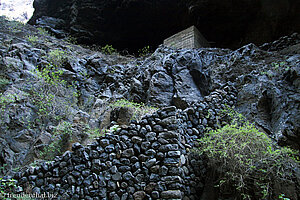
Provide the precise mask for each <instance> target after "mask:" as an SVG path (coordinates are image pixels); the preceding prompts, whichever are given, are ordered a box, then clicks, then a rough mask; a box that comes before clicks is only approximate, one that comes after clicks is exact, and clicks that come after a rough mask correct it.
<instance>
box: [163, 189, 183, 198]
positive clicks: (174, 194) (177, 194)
mask: <svg viewBox="0 0 300 200" xmlns="http://www.w3.org/2000/svg"><path fill="white" fill-rule="evenodd" d="M161 198H163V199H181V198H182V194H181V191H180V190H168V191H163V192H161Z"/></svg>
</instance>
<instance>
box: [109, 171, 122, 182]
mask: <svg viewBox="0 0 300 200" xmlns="http://www.w3.org/2000/svg"><path fill="white" fill-rule="evenodd" d="M111 178H112V180H114V181H120V180H122V173H120V172H117V173H115V174H113V175H112V177H111Z"/></svg>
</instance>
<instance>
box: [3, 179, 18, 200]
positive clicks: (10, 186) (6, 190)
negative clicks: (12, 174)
mask: <svg viewBox="0 0 300 200" xmlns="http://www.w3.org/2000/svg"><path fill="white" fill-rule="evenodd" d="M15 188H16V180H14V179H7V180H6V179H3V178H1V177H0V199H9V198H7V196H8V194H13V192H14V189H15Z"/></svg>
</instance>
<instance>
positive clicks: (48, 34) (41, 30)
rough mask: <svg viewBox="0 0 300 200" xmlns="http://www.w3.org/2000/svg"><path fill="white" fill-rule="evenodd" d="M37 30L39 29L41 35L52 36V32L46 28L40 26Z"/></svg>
mask: <svg viewBox="0 0 300 200" xmlns="http://www.w3.org/2000/svg"><path fill="white" fill-rule="evenodd" d="M37 30H38V34H39V35H41V36H44V37H50V36H51V34H50V33H49V32H48V31H47V30H46V29H44V28H41V27H39V28H37Z"/></svg>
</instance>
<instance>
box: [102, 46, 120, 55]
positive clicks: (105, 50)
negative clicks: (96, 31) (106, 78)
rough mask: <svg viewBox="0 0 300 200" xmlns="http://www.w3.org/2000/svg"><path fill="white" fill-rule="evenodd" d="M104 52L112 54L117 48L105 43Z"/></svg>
mask: <svg viewBox="0 0 300 200" xmlns="http://www.w3.org/2000/svg"><path fill="white" fill-rule="evenodd" d="M101 51H102V53H104V54H107V55H111V54H113V53H116V52H117V50H116V49H115V48H113V47H112V45H108V44H107V45H105V46H104V47H102V48H101Z"/></svg>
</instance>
